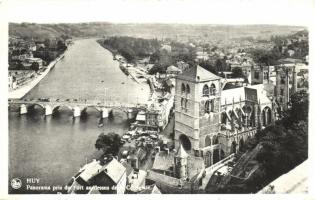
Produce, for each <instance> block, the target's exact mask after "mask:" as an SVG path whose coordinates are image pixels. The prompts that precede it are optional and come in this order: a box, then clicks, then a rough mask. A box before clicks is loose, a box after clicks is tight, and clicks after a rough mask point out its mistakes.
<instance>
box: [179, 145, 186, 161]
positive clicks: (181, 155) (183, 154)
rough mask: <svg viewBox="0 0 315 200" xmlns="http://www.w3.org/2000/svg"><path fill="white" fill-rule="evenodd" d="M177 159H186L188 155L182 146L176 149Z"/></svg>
mask: <svg viewBox="0 0 315 200" xmlns="http://www.w3.org/2000/svg"><path fill="white" fill-rule="evenodd" d="M177 157H180V158H187V157H188V154H187V153H186V151H185V149H184V147H183V145H182V144H181V145H180V147H179V148H178V151H177Z"/></svg>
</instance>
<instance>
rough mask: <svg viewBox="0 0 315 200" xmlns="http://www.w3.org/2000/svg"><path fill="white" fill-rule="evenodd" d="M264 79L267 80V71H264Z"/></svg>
mask: <svg viewBox="0 0 315 200" xmlns="http://www.w3.org/2000/svg"><path fill="white" fill-rule="evenodd" d="M264 79H265V80H268V79H269V74H268V72H264Z"/></svg>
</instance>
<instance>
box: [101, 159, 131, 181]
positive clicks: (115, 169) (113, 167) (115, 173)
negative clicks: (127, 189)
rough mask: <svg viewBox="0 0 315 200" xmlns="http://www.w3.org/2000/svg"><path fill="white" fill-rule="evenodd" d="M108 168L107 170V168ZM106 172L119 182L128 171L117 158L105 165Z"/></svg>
mask: <svg viewBox="0 0 315 200" xmlns="http://www.w3.org/2000/svg"><path fill="white" fill-rule="evenodd" d="M105 169H106V170H105ZM103 170H105V173H106V174H107V175H108V176H109V177H110V178H111V179H112V180H113V181H114V182H115V183H118V182H119V180H120V179H121V177H122V176H123V174H124V173H125V172H126V168H125V167H124V166H123V165H122V164H121V163H120V162H118V161H117V160H116V159H115V158H114V159H113V160H112V161H110V162H109V163H107V164H105V165H104V166H103Z"/></svg>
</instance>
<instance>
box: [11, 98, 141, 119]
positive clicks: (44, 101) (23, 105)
mask: <svg viewBox="0 0 315 200" xmlns="http://www.w3.org/2000/svg"><path fill="white" fill-rule="evenodd" d="M11 105H18V106H19V112H20V114H21V115H22V114H26V113H28V111H29V110H30V109H32V108H34V107H35V106H38V107H41V108H43V109H44V110H45V115H46V116H47V115H52V114H53V113H55V112H57V111H58V110H59V108H68V109H69V110H71V111H72V113H73V117H79V116H81V114H82V113H84V112H86V110H87V109H88V108H93V109H95V110H97V111H98V112H100V114H101V117H102V118H106V117H108V115H109V113H110V112H111V111H112V110H113V109H115V110H121V111H123V112H125V113H126V114H127V115H128V118H132V115H134V113H135V112H136V111H137V110H139V109H141V108H145V107H146V105H144V104H130V103H126V102H114V101H99V100H78V99H65V100H63V99H49V98H39V99H36V100H33V99H30V100H28V99H24V100H23V99H22V100H9V106H11Z"/></svg>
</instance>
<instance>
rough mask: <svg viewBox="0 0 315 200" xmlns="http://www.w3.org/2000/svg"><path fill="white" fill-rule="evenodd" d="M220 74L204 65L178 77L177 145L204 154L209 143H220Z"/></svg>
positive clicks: (176, 90)
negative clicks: (204, 67)
mask: <svg viewBox="0 0 315 200" xmlns="http://www.w3.org/2000/svg"><path fill="white" fill-rule="evenodd" d="M220 79H221V78H220V77H218V76H216V75H215V74H213V73H211V72H209V71H207V70H205V69H203V68H202V67H200V66H195V67H191V68H189V69H188V70H186V71H184V72H183V73H182V74H180V75H178V76H177V77H176V88H175V147H176V148H178V147H179V145H180V144H181V145H183V148H184V149H185V151H186V152H188V153H191V154H195V155H196V156H199V155H201V151H203V149H204V148H205V147H207V146H211V145H212V144H214V143H218V141H217V139H215V140H214V139H213V138H217V137H214V136H217V135H218V133H219V130H220V106H221V102H220V101H221V87H220V86H221V85H220Z"/></svg>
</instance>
